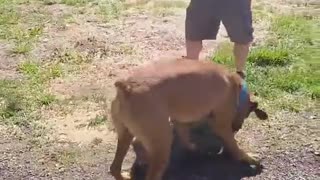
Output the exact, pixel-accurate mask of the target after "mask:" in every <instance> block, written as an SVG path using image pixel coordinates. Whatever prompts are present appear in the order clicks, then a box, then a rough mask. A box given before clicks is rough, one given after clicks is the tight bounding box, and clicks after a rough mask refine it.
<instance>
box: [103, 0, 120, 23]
mask: <svg viewBox="0 0 320 180" xmlns="http://www.w3.org/2000/svg"><path fill="white" fill-rule="evenodd" d="M98 7H99V14H100V15H102V17H103V19H104V20H105V21H110V20H112V19H116V18H119V17H120V15H121V13H122V11H124V10H125V7H124V6H123V3H122V1H118V0H107V1H101V2H99V4H98Z"/></svg>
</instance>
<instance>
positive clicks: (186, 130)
mask: <svg viewBox="0 0 320 180" xmlns="http://www.w3.org/2000/svg"><path fill="white" fill-rule="evenodd" d="M172 123H173V125H174V128H175V129H176V131H177V134H178V137H179V139H180V141H181V142H182V144H183V146H185V147H186V148H187V149H188V150H190V151H194V150H195V149H196V145H195V144H194V143H192V142H191V140H190V127H189V126H188V125H186V124H183V123H178V122H177V121H175V120H172Z"/></svg>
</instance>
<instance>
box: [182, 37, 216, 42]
mask: <svg viewBox="0 0 320 180" xmlns="http://www.w3.org/2000/svg"><path fill="white" fill-rule="evenodd" d="M186 40H189V41H203V40H217V37H206V38H190V37H186Z"/></svg>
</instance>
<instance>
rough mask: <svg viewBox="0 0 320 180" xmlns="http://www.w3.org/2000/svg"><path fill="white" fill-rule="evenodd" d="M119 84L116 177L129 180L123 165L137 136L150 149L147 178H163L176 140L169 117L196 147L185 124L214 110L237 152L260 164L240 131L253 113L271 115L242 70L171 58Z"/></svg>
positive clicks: (214, 121) (218, 128)
mask: <svg viewBox="0 0 320 180" xmlns="http://www.w3.org/2000/svg"><path fill="white" fill-rule="evenodd" d="M115 86H116V87H117V95H116V98H115V99H114V101H113V102H112V105H111V115H112V119H113V123H114V126H115V129H116V132H117V134H118V143H117V150H116V154H115V158H114V160H113V162H112V165H111V167H110V172H111V174H112V175H113V176H114V177H115V178H116V179H123V177H122V175H121V166H122V162H123V160H124V157H125V155H126V153H127V151H128V149H129V146H130V143H131V141H132V139H133V137H136V138H137V139H138V140H139V141H140V142H141V143H142V145H143V146H144V149H145V150H146V152H147V159H148V170H147V175H146V179H147V180H160V179H162V175H163V173H164V171H165V169H166V166H167V163H168V160H169V156H170V149H171V144H172V139H173V133H172V126H171V125H170V123H169V121H168V118H169V117H170V118H171V119H172V120H173V122H174V124H175V126H176V128H177V132H178V134H179V137H180V138H181V141H182V142H183V143H184V144H185V145H186V146H187V147H189V148H190V149H194V148H195V147H194V146H193V144H192V143H191V142H190V141H189V137H188V136H189V133H188V128H187V127H186V126H185V125H184V124H188V123H193V122H197V121H198V120H199V119H200V118H201V117H203V116H205V115H206V114H212V115H213V116H214V118H211V119H210V120H209V121H208V123H209V126H210V128H211V129H212V131H213V132H214V133H215V134H216V135H217V136H219V137H220V138H221V139H222V141H223V144H224V146H225V147H226V149H227V150H228V152H229V153H230V154H231V155H232V157H233V158H234V159H236V160H239V161H244V162H246V163H249V164H252V165H258V166H259V165H260V163H259V161H257V160H255V159H253V158H251V157H250V156H248V155H247V154H246V153H245V152H244V151H242V150H241V149H240V148H239V147H238V145H237V142H236V140H235V139H234V132H236V131H237V130H239V129H240V128H241V125H242V123H243V120H244V119H245V118H247V117H248V116H249V114H250V113H251V112H253V111H254V112H255V113H256V115H257V116H258V118H260V119H266V118H267V114H266V113H265V112H263V111H262V110H260V109H258V103H257V102H252V101H250V98H249V95H248V91H247V90H246V86H245V84H243V81H242V79H241V78H240V77H239V75H237V74H236V73H231V72H229V71H228V70H227V69H226V68H224V67H223V66H221V65H218V64H214V63H211V62H204V61H194V60H187V59H183V60H180V59H171V60H168V61H158V62H154V63H151V64H148V65H146V66H143V67H140V68H138V69H136V70H135V71H134V72H133V73H132V74H131V75H130V76H129V77H127V78H126V79H122V80H119V81H117V82H116V83H115ZM239 97H240V98H239Z"/></svg>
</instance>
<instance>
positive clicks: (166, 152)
mask: <svg viewBox="0 0 320 180" xmlns="http://www.w3.org/2000/svg"><path fill="white" fill-rule="evenodd" d="M161 121H162V122H166V121H167V120H160V119H159V121H158V122H161ZM159 125H160V124H159ZM155 128H156V129H153V130H151V131H152V133H150V134H149V137H148V141H145V143H146V147H147V152H148V165H149V166H148V169H147V174H146V180H162V178H163V175H164V172H165V171H166V168H167V166H168V164H169V159H170V153H171V145H172V141H173V133H172V128H171V126H170V124H169V123H161V125H160V127H159V126H155ZM151 131H150V132H151Z"/></svg>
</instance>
